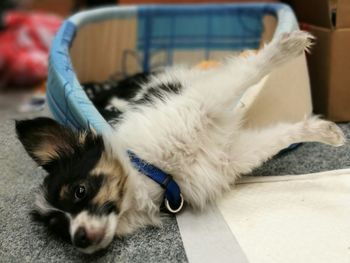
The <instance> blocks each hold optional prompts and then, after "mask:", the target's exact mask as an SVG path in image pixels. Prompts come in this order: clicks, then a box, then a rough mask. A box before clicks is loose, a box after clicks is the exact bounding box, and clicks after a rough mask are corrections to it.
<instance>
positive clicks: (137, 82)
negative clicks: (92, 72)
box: [82, 73, 149, 110]
mask: <svg viewBox="0 0 350 263" xmlns="http://www.w3.org/2000/svg"><path fill="white" fill-rule="evenodd" d="M148 78H149V74H146V73H137V74H134V75H132V76H130V77H127V78H125V79H122V80H120V81H107V82H102V83H98V82H89V83H85V84H82V86H83V89H84V90H85V92H86V94H87V96H88V97H89V99H90V100H91V101H92V102H93V104H94V105H95V107H96V108H97V109H99V110H101V109H104V108H105V107H106V106H107V105H108V102H109V100H110V99H111V98H113V97H117V98H120V99H124V100H127V101H130V100H131V99H132V98H134V97H135V96H136V95H137V93H138V92H139V91H140V89H141V87H142V84H143V83H146V82H147V81H148ZM104 85H110V87H109V89H108V90H107V89H105V88H103V87H104ZM95 87H99V88H98V90H96V88H95ZM88 90H90V91H88Z"/></svg>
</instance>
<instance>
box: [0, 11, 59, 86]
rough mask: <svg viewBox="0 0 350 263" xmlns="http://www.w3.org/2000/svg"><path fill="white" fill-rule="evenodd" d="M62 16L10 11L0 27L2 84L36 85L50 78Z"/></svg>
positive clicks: (0, 79) (0, 73) (0, 83)
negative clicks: (50, 62)
mask: <svg viewBox="0 0 350 263" xmlns="http://www.w3.org/2000/svg"><path fill="white" fill-rule="evenodd" d="M61 22H62V19H61V18H59V17H57V16H54V15H48V14H43V13H26V12H20V11H9V12H7V13H5V14H4V16H3V21H2V29H1V30H0V86H5V85H7V86H10V85H34V84H37V83H39V82H41V81H43V80H44V79H45V78H46V77H47V66H48V54H49V49H50V45H51V41H52V39H53V37H54V35H55V33H56V31H57V30H58V28H59V26H60V25H61Z"/></svg>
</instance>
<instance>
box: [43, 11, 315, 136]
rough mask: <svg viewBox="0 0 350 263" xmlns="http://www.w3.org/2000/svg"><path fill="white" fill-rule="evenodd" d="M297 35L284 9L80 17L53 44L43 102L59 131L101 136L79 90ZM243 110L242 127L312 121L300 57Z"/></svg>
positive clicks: (98, 120)
mask: <svg viewBox="0 0 350 263" xmlns="http://www.w3.org/2000/svg"><path fill="white" fill-rule="evenodd" d="M296 29H298V24H297V21H296V18H295V16H294V13H293V12H292V10H291V9H290V7H289V6H287V5H284V4H220V5H218V4H201V5H143V6H120V7H106V8H102V9H95V10H90V11H84V12H81V13H78V14H76V15H74V16H72V17H70V18H68V19H67V20H66V21H65V22H64V23H63V25H62V26H61V28H60V30H59V32H58V33H57V35H56V37H55V40H54V42H53V45H52V49H51V53H50V59H49V77H48V85H47V101H48V104H49V107H50V109H51V111H52V113H53V115H54V118H55V119H57V120H58V121H60V122H61V123H63V124H64V125H68V126H70V127H73V128H75V129H80V128H88V127H92V128H94V129H95V130H96V131H98V132H104V131H106V130H108V129H110V126H109V124H108V123H107V122H106V121H105V120H104V119H103V117H102V116H101V115H100V114H99V112H98V111H97V110H96V108H95V107H94V106H93V104H92V103H91V101H90V100H89V99H88V98H87V96H86V94H85V93H84V91H83V89H82V88H81V85H80V83H84V82H88V81H105V80H107V79H108V78H110V77H111V76H114V77H117V78H123V77H126V76H128V75H130V74H133V73H136V72H141V71H143V72H148V71H152V70H155V69H158V68H162V67H165V66H169V65H172V64H190V65H195V64H197V63H199V62H200V61H203V60H220V59H222V58H224V57H227V56H230V55H233V54H235V53H238V52H241V51H242V50H245V49H259V47H261V46H262V45H264V44H265V43H267V42H269V41H270V40H271V39H272V38H274V37H277V36H278V35H280V34H281V33H284V32H291V31H293V30H296ZM213 88H215V87H213ZM242 106H243V107H241V108H240V110H245V111H246V115H247V117H246V119H247V123H246V125H247V126H259V125H260V126H261V125H268V124H270V123H271V122H276V121H280V120H287V121H297V120H300V119H302V118H303V117H304V116H305V115H307V114H310V113H311V111H312V107H311V97H310V88H309V80H308V73H307V68H306V62H305V57H304V55H302V56H301V57H299V58H298V59H296V60H295V61H292V62H291V63H289V64H288V65H285V66H283V67H281V68H279V69H278V70H276V72H273V73H272V74H270V75H269V76H267V77H265V78H264V79H263V80H262V81H261V82H260V83H259V84H257V85H256V86H254V87H252V88H251V89H250V91H249V92H248V94H246V96H245V97H243V98H242Z"/></svg>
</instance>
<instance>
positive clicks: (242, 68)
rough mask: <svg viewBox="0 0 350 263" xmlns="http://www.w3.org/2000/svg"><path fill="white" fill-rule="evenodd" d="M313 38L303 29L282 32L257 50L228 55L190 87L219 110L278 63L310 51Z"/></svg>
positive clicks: (202, 99)
mask: <svg viewBox="0 0 350 263" xmlns="http://www.w3.org/2000/svg"><path fill="white" fill-rule="evenodd" d="M312 39H313V37H312V36H311V35H310V34H308V33H306V32H303V31H294V32H292V33H286V34H282V35H281V36H280V37H278V38H276V39H274V40H273V41H272V42H270V43H269V44H268V45H266V46H265V47H264V48H263V49H262V50H260V51H259V52H258V53H257V54H252V55H249V56H248V57H235V58H232V59H229V60H228V61H227V62H226V63H225V64H224V65H223V66H221V67H220V68H217V69H214V70H210V71H209V72H208V74H206V75H205V76H203V77H202V78H199V79H198V80H197V81H196V82H195V83H193V85H194V86H196V87H195V88H194V89H191V90H193V92H195V96H196V98H197V99H198V98H199V99H200V100H201V101H203V102H204V103H205V105H207V106H208V107H209V108H214V109H217V110H218V111H220V110H223V109H226V108H227V107H231V108H232V107H233V106H234V105H236V104H237V102H238V101H239V99H240V98H241V97H242V95H243V94H244V92H245V91H246V90H247V89H248V88H249V87H251V86H253V85H254V84H256V83H258V82H259V81H260V80H261V79H262V78H263V77H264V76H265V75H267V74H268V73H270V72H271V71H272V70H273V69H275V68H276V67H278V66H280V65H282V64H284V63H286V62H288V61H289V60H291V59H293V58H296V57H298V56H300V55H301V54H303V52H304V51H305V50H306V51H307V50H308V49H309V48H310V46H311V45H312ZM197 86H198V87H197Z"/></svg>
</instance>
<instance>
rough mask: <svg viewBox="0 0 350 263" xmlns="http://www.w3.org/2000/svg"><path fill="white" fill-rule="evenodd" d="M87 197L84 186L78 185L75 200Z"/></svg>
mask: <svg viewBox="0 0 350 263" xmlns="http://www.w3.org/2000/svg"><path fill="white" fill-rule="evenodd" d="M85 195H86V189H85V186H83V185H78V186H77V187H76V188H75V198H76V199H83V198H84V197H85Z"/></svg>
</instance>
